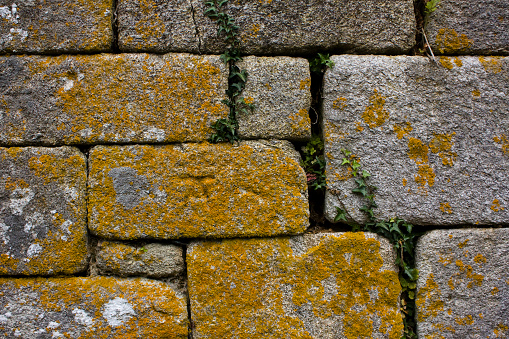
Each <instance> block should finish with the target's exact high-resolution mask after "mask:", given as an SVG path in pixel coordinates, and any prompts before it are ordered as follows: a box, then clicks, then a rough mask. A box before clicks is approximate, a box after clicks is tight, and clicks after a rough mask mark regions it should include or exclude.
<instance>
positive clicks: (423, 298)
mask: <svg viewBox="0 0 509 339" xmlns="http://www.w3.org/2000/svg"><path fill="white" fill-rule="evenodd" d="M415 304H416V305H417V309H418V312H419V314H418V319H419V321H423V320H424V319H426V318H429V317H437V316H438V314H439V313H440V312H442V311H443V310H444V302H443V301H442V299H441V293H440V289H439V287H438V284H437V283H436V282H435V280H434V276H433V274H430V275H429V276H428V278H427V279H426V285H425V286H423V287H421V288H420V289H419V291H418V292H417V298H416V299H415Z"/></svg>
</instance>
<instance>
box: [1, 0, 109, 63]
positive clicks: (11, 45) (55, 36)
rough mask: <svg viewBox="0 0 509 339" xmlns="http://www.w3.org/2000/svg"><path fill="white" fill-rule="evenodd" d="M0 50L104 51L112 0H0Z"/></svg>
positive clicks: (107, 39)
mask: <svg viewBox="0 0 509 339" xmlns="http://www.w3.org/2000/svg"><path fill="white" fill-rule="evenodd" d="M0 17H1V19H0V53H2V52H3V53H6V52H7V53H80V52H106V51H111V49H112V47H113V0H94V1H92V0H31V1H23V0H22V1H10V0H0Z"/></svg>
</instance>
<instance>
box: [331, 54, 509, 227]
mask: <svg viewBox="0 0 509 339" xmlns="http://www.w3.org/2000/svg"><path fill="white" fill-rule="evenodd" d="M332 60H333V61H334V62H335V63H336V66H335V67H334V69H333V70H332V71H328V72H327V73H326V75H325V80H324V101H323V111H324V120H323V125H324V131H325V133H324V134H325V155H326V156H325V159H326V171H327V182H328V187H329V190H328V192H327V194H326V215H327V218H328V219H329V220H333V219H334V217H335V215H336V207H340V208H343V209H346V211H347V213H348V217H349V219H350V221H355V222H358V223H362V222H364V221H365V216H364V214H363V213H362V212H360V211H359V208H360V207H362V206H363V205H364V204H365V201H364V200H362V199H361V198H360V197H359V195H356V194H354V193H351V189H353V188H354V187H356V184H355V182H354V180H353V179H351V173H350V172H349V171H347V170H346V169H347V168H346V167H345V166H341V162H342V158H343V155H342V153H341V149H342V148H345V149H348V150H350V151H352V152H353V154H354V155H355V156H356V157H357V158H358V160H359V161H360V163H361V165H362V166H363V168H364V169H365V170H367V171H368V172H369V173H370V174H371V175H372V177H371V178H370V179H369V180H370V182H371V183H372V184H373V185H374V186H377V187H378V191H377V192H376V197H375V199H376V202H377V203H378V206H379V208H378V209H376V210H375V212H376V216H377V217H378V218H382V219H388V218H392V217H395V216H398V217H400V218H403V219H405V220H406V221H408V222H411V223H415V224H422V225H452V224H487V225H490V224H491V225H493V224H497V223H500V224H508V223H509V176H508V175H507V173H509V143H508V137H509V134H508V132H507V131H509V115H508V114H507V113H508V109H509V96H508V95H507V94H508V93H509V81H508V80H509V58H501V57H498V58H491V57H482V56H481V57H460V58H448V57H442V58H439V62H438V63H437V64H435V63H433V62H431V61H430V60H429V59H427V58H423V57H406V56H397V57H386V56H335V57H333V58H332Z"/></svg>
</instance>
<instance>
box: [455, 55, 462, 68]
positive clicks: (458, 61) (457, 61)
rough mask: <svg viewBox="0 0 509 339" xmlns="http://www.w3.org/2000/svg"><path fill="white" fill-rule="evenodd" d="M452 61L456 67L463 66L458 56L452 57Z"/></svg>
mask: <svg viewBox="0 0 509 339" xmlns="http://www.w3.org/2000/svg"><path fill="white" fill-rule="evenodd" d="M454 63H455V64H456V66H458V67H461V66H463V61H461V59H460V58H458V57H455V58H454Z"/></svg>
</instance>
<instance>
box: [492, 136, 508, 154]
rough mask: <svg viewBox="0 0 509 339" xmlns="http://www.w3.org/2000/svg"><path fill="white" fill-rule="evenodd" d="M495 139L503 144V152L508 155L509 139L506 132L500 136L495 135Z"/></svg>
mask: <svg viewBox="0 0 509 339" xmlns="http://www.w3.org/2000/svg"><path fill="white" fill-rule="evenodd" d="M493 141H495V142H496V143H497V144H501V145H502V152H504V154H506V155H509V140H507V137H506V135H505V134H501V135H500V136H494V137H493Z"/></svg>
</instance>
